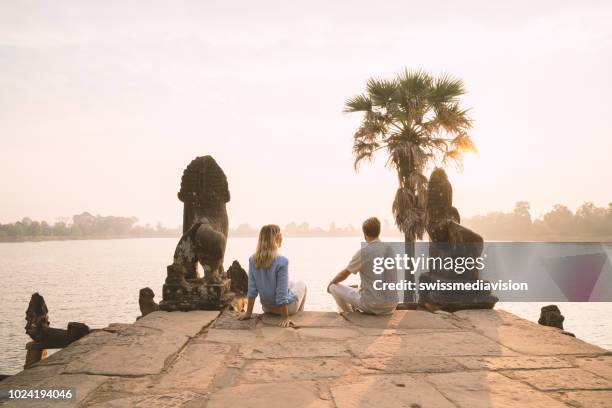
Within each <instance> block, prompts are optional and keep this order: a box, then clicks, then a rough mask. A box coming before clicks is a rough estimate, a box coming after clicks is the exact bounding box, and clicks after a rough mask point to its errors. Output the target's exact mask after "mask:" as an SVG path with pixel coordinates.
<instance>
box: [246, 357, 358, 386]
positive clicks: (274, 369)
mask: <svg viewBox="0 0 612 408" xmlns="http://www.w3.org/2000/svg"><path fill="white" fill-rule="evenodd" d="M350 373H355V372H354V371H353V370H352V369H351V366H350V364H349V363H347V362H345V361H340V360H337V359H305V360H304V359H282V360H255V361H251V362H249V363H248V364H247V365H246V367H245V368H244V369H243V370H242V375H241V381H242V382H285V381H300V380H316V379H319V378H333V377H339V376H342V375H346V374H350Z"/></svg>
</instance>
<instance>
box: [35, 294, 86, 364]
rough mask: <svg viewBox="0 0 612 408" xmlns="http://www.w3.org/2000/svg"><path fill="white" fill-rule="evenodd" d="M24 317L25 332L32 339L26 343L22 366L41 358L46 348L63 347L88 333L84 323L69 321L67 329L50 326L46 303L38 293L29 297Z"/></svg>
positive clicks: (44, 354)
mask: <svg viewBox="0 0 612 408" xmlns="http://www.w3.org/2000/svg"><path fill="white" fill-rule="evenodd" d="M25 319H26V326H25V332H26V334H27V335H28V336H30V337H31V338H32V340H33V341H31V342H29V343H28V344H27V345H26V349H27V350H28V352H27V354H26V364H25V366H24V368H28V367H30V366H31V365H32V364H34V363H37V362H38V361H40V360H41V359H43V358H44V357H45V356H46V354H47V349H53V348H64V347H66V346H67V345H69V344H70V343H72V342H74V341H76V340H78V339H80V338H81V337H83V336H85V335H87V334H89V327H88V326H87V325H86V324H84V323H77V322H70V323H68V327H67V330H64V329H55V328H53V327H50V323H49V310H48V309H47V304H46V303H45V299H44V298H43V297H42V296H41V295H39V294H38V293H34V294H33V295H32V297H31V298H30V303H29V304H28V309H27V310H26V318H25Z"/></svg>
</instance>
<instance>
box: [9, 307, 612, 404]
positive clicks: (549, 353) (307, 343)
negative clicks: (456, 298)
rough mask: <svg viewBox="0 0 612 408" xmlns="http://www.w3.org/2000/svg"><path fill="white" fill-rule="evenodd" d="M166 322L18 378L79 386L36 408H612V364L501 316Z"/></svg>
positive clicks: (185, 315)
mask: <svg viewBox="0 0 612 408" xmlns="http://www.w3.org/2000/svg"><path fill="white" fill-rule="evenodd" d="M293 320H294V322H295V323H296V325H297V327H296V328H294V329H281V328H279V327H277V326H276V324H277V322H278V318H275V317H273V316H267V315H264V316H259V317H258V318H257V319H252V320H250V321H244V322H239V321H237V320H236V319H235V315H233V314H231V313H224V314H221V315H220V314H219V312H206V311H192V312H172V313H169V312H154V313H151V314H149V315H147V316H146V317H144V318H142V319H140V320H138V321H137V322H136V323H134V324H113V325H110V326H109V327H107V328H105V329H103V330H98V331H94V332H92V333H91V334H89V335H88V336H86V337H84V338H82V339H80V340H79V341H77V342H75V343H73V344H71V345H70V346H68V347H67V348H65V349H63V350H61V351H59V352H57V353H55V354H54V355H52V356H50V357H49V358H47V359H45V360H43V361H41V362H40V363H37V364H36V365H34V366H33V367H32V368H30V369H28V370H25V371H23V372H21V373H19V374H17V375H15V376H13V377H10V378H9V379H7V380H5V381H2V382H0V391H2V390H6V389H9V388H13V389H14V388H40V389H49V388H60V387H71V388H74V389H75V390H76V397H75V399H74V400H73V401H69V402H67V401H66V402H55V401H53V402H43V401H40V402H37V403H34V402H32V401H28V402H21V403H16V402H6V401H5V402H4V403H3V404H5V405H6V406H28V407H39V406H41V407H42V406H49V407H61V406H79V407H147V408H152V407H210V408H214V407H265V408H271V407H281V406H282V407H310V408H314V407H338V408H344V407H411V408H429V407H440V408H454V407H460V408H478V407H541V408H544V407H546V408H548V407H551V408H552V407H559V408H560V407H588V408H596V407H612V354H611V353H610V352H609V351H606V350H604V349H601V348H599V347H596V346H593V345H591V344H588V343H585V342H583V341H581V340H579V339H575V338H573V337H570V336H567V335H564V334H562V333H561V332H560V331H559V330H558V329H555V328H550V327H544V326H540V325H537V324H535V323H531V322H528V321H526V320H523V319H520V318H518V317H516V316H514V315H512V314H510V313H507V312H504V311H501V310H472V311H461V312H456V313H454V314H451V313H445V312H441V313H429V312H426V311H397V312H395V313H394V314H393V315H391V316H387V317H373V316H367V315H363V314H359V313H352V314H346V315H344V316H340V315H338V314H336V313H327V312H304V313H302V314H301V315H298V316H294V317H293Z"/></svg>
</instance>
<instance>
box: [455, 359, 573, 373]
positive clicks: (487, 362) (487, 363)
mask: <svg viewBox="0 0 612 408" xmlns="http://www.w3.org/2000/svg"><path fill="white" fill-rule="evenodd" d="M455 359H456V360H457V361H458V362H459V363H461V364H462V365H463V366H465V367H466V368H468V369H470V370H493V371H495V370H518V369H533V368H566V367H567V368H569V367H573V365H572V364H571V363H570V362H569V361H567V360H564V359H561V358H557V357H550V356H542V357H540V356H517V357H455Z"/></svg>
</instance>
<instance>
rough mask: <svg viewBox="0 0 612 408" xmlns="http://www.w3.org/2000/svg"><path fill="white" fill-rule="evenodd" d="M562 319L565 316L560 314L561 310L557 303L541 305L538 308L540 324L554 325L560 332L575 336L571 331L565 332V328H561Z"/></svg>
mask: <svg viewBox="0 0 612 408" xmlns="http://www.w3.org/2000/svg"><path fill="white" fill-rule="evenodd" d="M564 320H565V317H564V316H563V315H562V314H561V310H559V307H558V306H557V305H548V306H543V307H542V308H541V309H540V318H539V319H538V324H541V325H542V326H549V327H556V328H557V329H561V333H563V334H566V335H568V336H572V337H576V336H575V335H574V334H573V333H570V332H567V331H565V329H563V321H564Z"/></svg>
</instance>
